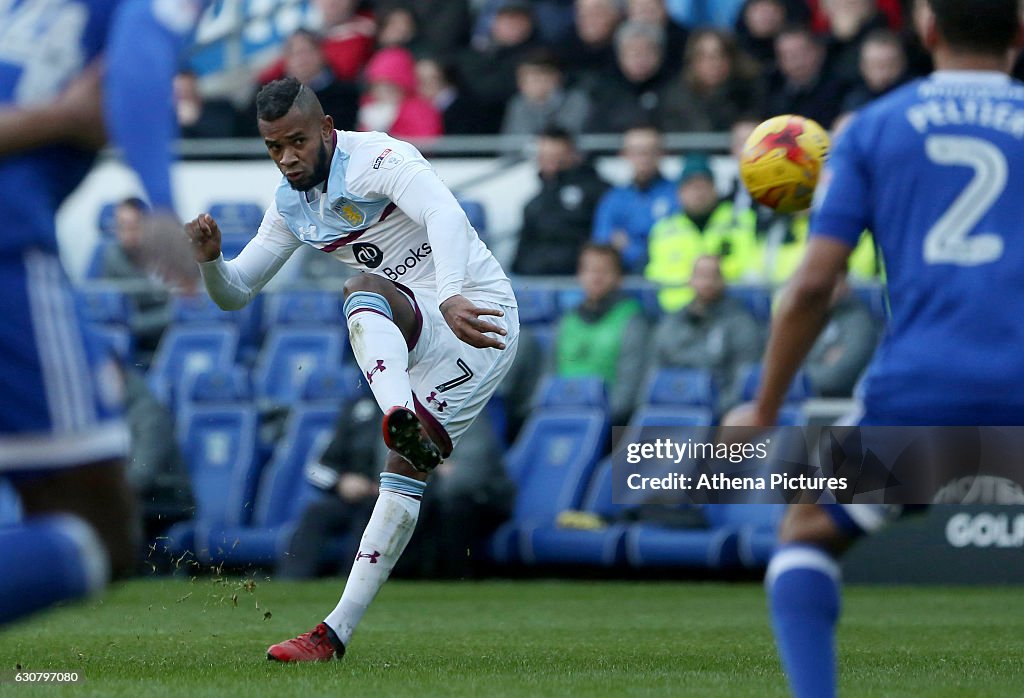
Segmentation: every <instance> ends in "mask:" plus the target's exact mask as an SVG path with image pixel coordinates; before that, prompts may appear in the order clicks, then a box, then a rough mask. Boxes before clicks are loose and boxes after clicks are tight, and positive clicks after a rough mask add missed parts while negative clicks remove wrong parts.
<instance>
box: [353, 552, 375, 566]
mask: <svg viewBox="0 0 1024 698" xmlns="http://www.w3.org/2000/svg"><path fill="white" fill-rule="evenodd" d="M364 557H365V558H366V559H367V560H369V561H370V564H371V565H376V564H377V558H378V557H380V553H379V552H377V551H376V550H374V551H373V552H372V553H370V554H369V555H367V554H366V553H364V552H363V551H362V550H360V551H359V553H358V554H357V555H356V560H357V561H358V560H361V559H362V558H364Z"/></svg>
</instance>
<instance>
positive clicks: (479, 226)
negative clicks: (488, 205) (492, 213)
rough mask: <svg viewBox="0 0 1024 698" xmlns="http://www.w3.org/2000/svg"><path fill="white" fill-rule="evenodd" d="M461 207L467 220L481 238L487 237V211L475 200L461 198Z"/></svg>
mask: <svg viewBox="0 0 1024 698" xmlns="http://www.w3.org/2000/svg"><path fill="white" fill-rule="evenodd" d="M458 201H459V206H461V207H462V210H463V211H465V212H466V218H468V219H469V224H470V225H471V226H473V229H474V230H476V232H477V233H479V234H480V237H482V238H483V237H486V236H487V210H486V209H485V208H484V205H483V204H482V203H480V202H479V201H476V200H473V199H463V198H459V200H458Z"/></svg>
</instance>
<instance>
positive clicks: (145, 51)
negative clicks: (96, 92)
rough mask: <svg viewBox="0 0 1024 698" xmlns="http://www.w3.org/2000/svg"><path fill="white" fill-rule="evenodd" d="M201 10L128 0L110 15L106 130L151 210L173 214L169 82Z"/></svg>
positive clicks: (194, 0) (185, 1) (174, 129)
mask: <svg viewBox="0 0 1024 698" xmlns="http://www.w3.org/2000/svg"><path fill="white" fill-rule="evenodd" d="M200 6H201V3H200V2H199V1H198V0H182V1H180V2H171V1H169V0H127V1H126V2H124V3H122V4H121V5H120V6H119V7H118V9H117V10H116V11H115V15H114V19H113V23H112V25H111V29H110V36H109V38H108V42H107V50H106V64H107V72H106V76H105V79H104V85H103V88H104V89H103V93H104V94H103V96H104V113H105V116H106V120H107V128H108V130H109V133H110V137H111V140H112V141H113V142H114V144H115V145H116V146H117V147H118V148H120V150H121V155H122V157H123V159H124V161H125V163H126V164H127V165H128V166H129V167H131V168H132V169H133V170H134V171H135V172H136V173H137V174H138V176H139V179H140V180H141V181H142V184H143V186H144V187H145V189H146V194H147V195H148V196H149V201H150V203H151V204H152V206H153V208H154V209H155V210H164V211H173V210H174V206H173V203H174V202H173V197H172V192H171V175H170V167H171V163H172V161H173V159H174V154H173V145H174V140H175V138H177V136H178V124H177V120H176V118H175V115H174V110H173V108H172V107H173V104H174V97H173V81H174V74H175V72H176V70H177V68H178V60H179V56H180V54H181V51H182V48H183V46H184V43H185V40H186V38H187V36H188V35H189V33H190V32H191V31H192V28H193V27H194V25H195V22H196V19H197V17H198V14H199V10H200Z"/></svg>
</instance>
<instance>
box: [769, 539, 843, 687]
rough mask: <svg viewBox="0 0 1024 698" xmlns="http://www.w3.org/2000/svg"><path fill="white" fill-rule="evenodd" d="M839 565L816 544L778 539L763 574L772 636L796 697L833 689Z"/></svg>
mask: <svg viewBox="0 0 1024 698" xmlns="http://www.w3.org/2000/svg"><path fill="white" fill-rule="evenodd" d="M839 582H840V572H839V565H838V563H837V562H836V561H835V559H834V558H833V557H832V556H831V555H829V554H828V553H826V552H825V551H824V550H822V549H821V548H818V547H815V546H812V545H784V546H782V547H780V548H779V549H778V550H777V551H776V552H775V554H774V555H773V556H772V560H771V563H770V564H769V565H768V572H767V574H766V575H765V586H766V587H767V590H768V603H769V605H770V610H771V617H772V629H773V630H774V632H775V642H776V644H777V645H778V647H779V655H780V657H781V659H782V668H783V670H784V671H785V672H786V677H787V678H788V680H789V685H790V688H791V689H792V691H793V695H794V696H796V698H830V697H831V696H835V694H836V652H835V628H836V621H837V620H838V619H839Z"/></svg>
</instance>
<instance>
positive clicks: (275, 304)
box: [263, 290, 345, 330]
mask: <svg viewBox="0 0 1024 698" xmlns="http://www.w3.org/2000/svg"><path fill="white" fill-rule="evenodd" d="M277 325H306V326H314V327H324V326H327V327H345V316H344V314H343V313H342V311H341V297H340V296H339V295H338V294H337V293H331V292H329V291H313V290H309V291H282V292H280V293H274V294H270V295H268V296H267V299H266V300H265V301H264V303H263V327H264V329H265V330H269V329H270V328H272V327H275V326H277Z"/></svg>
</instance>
